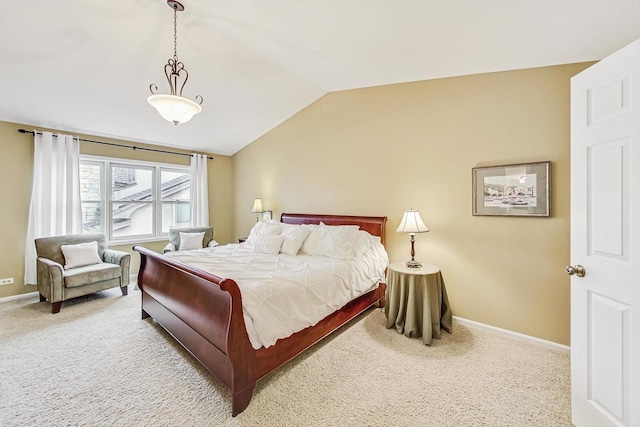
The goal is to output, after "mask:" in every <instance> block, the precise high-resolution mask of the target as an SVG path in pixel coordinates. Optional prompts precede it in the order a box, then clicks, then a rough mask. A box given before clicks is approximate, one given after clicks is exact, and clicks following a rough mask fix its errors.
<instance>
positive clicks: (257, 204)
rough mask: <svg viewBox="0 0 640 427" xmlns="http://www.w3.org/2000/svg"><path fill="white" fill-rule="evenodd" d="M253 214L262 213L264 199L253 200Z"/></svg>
mask: <svg viewBox="0 0 640 427" xmlns="http://www.w3.org/2000/svg"><path fill="white" fill-rule="evenodd" d="M251 212H252V213H262V212H264V209H263V208H262V199H253V208H252V209H251Z"/></svg>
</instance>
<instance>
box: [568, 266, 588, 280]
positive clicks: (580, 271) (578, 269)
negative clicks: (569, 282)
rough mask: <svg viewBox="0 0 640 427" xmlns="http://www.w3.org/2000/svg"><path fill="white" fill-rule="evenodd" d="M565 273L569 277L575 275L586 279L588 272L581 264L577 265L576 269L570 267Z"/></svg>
mask: <svg viewBox="0 0 640 427" xmlns="http://www.w3.org/2000/svg"><path fill="white" fill-rule="evenodd" d="M564 271H565V273H567V274H568V275H569V276H573V275H574V274H575V275H576V276H578V277H584V275H585V273H586V271H585V270H584V267H583V266H581V265H580V264H578V265H576V266H575V267H574V266H572V265H568V266H567V268H565V269H564Z"/></svg>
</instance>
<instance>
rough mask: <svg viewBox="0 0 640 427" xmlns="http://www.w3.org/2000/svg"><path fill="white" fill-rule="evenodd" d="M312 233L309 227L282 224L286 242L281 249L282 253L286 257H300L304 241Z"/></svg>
mask: <svg viewBox="0 0 640 427" xmlns="http://www.w3.org/2000/svg"><path fill="white" fill-rule="evenodd" d="M310 231H311V229H310V228H308V227H301V226H299V225H294V224H282V234H281V235H282V236H284V242H283V243H282V247H281V248H280V253H283V254H285V255H292V256H295V255H298V251H299V250H300V248H301V247H302V244H303V243H304V240H305V239H306V238H307V236H308V235H309V232H310Z"/></svg>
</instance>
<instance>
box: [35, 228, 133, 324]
mask: <svg viewBox="0 0 640 427" xmlns="http://www.w3.org/2000/svg"><path fill="white" fill-rule="evenodd" d="M35 243H36V253H37V254H38V260H37V267H38V292H39V293H40V301H45V300H49V302H50V303H51V313H58V312H59V311H60V308H61V307H62V301H66V300H68V299H71V298H75V297H79V296H82V295H87V294H91V293H94V292H98V291H101V290H103V289H108V288H114V287H120V290H121V291H122V295H127V285H129V268H130V265H131V255H130V254H128V253H127V252H122V251H116V250H112V249H108V248H107V241H106V239H105V236H104V234H70V235H66V236H54V237H42V238H39V239H36V240H35Z"/></svg>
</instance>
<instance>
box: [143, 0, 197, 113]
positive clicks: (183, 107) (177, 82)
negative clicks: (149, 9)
mask: <svg viewBox="0 0 640 427" xmlns="http://www.w3.org/2000/svg"><path fill="white" fill-rule="evenodd" d="M167 5H168V6H169V7H170V8H171V9H173V58H169V61H167V64H166V65H165V66H164V74H165V75H166V76H167V81H168V82H169V88H170V89H171V94H170V95H163V94H156V93H155V91H157V90H158V86H156V85H155V84H153V83H152V84H151V85H149V90H150V91H151V96H150V97H148V98H147V102H148V103H149V104H151V106H152V107H153V108H155V109H156V110H158V113H160V115H161V116H162V117H163V118H164V119H165V120H167V121H170V122H172V123H173V124H175V125H179V124H181V123H186V122H188V121H189V120H191V118H192V117H193V116H194V115H196V114H198V113H199V112H200V111H202V107H201V106H200V104H202V101H203V100H202V97H201V96H200V95H198V96H196V100H197V101H198V102H195V101H192V100H190V99H188V98H184V97H183V96H182V89H184V85H185V84H187V80H188V79H189V73H188V72H187V69H186V68H185V67H184V64H183V63H182V62H180V61H179V60H178V26H177V17H178V12H182V11H183V10H184V6H183V5H182V4H181V3H180V2H177V1H173V0H167ZM178 87H179V89H178Z"/></svg>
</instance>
